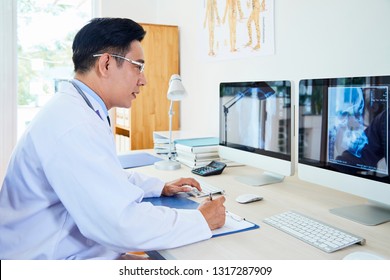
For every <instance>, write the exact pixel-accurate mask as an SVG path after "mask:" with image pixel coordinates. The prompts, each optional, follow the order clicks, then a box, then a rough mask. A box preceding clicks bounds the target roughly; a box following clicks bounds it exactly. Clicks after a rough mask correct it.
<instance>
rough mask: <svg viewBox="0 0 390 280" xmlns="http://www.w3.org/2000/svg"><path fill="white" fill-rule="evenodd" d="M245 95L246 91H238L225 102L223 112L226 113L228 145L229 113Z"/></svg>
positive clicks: (225, 140)
mask: <svg viewBox="0 0 390 280" xmlns="http://www.w3.org/2000/svg"><path fill="white" fill-rule="evenodd" d="M244 96H245V93H243V92H238V93H237V94H236V95H235V96H234V97H233V98H232V99H229V100H228V101H227V102H226V103H225V104H223V105H222V106H223V113H224V115H225V139H224V142H225V145H227V115H228V113H229V109H230V108H231V107H232V106H233V105H234V104H236V103H237V102H238V101H240V100H241V99H242V98H243V97H244Z"/></svg>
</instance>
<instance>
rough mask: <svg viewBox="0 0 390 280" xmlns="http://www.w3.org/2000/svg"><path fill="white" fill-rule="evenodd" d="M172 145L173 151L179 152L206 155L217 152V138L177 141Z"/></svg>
mask: <svg viewBox="0 0 390 280" xmlns="http://www.w3.org/2000/svg"><path fill="white" fill-rule="evenodd" d="M174 143H175V149H176V150H179V151H187V152H190V153H207V152H217V151H218V145H219V139H218V138H217V137H202V138H190V139H177V140H175V141H174Z"/></svg>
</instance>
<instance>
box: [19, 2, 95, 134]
mask: <svg viewBox="0 0 390 280" xmlns="http://www.w3.org/2000/svg"><path fill="white" fill-rule="evenodd" d="M92 2H93V0H18V1H17V3H18V6H17V22H18V30H17V37H18V41H17V44H18V113H17V114H18V138H19V137H20V136H21V135H22V134H23V132H24V130H25V128H26V126H27V125H28V124H29V122H30V121H31V120H32V119H33V117H34V116H35V115H36V113H37V112H38V111H39V109H40V108H41V107H42V106H43V105H44V104H45V103H46V102H47V101H48V100H49V99H50V98H51V97H52V96H53V94H54V93H55V90H56V87H57V85H58V81H60V80H63V79H70V78H72V77H73V63H72V42H73V38H74V35H75V34H76V32H77V31H78V30H79V29H80V28H81V27H82V26H84V25H85V24H86V23H87V22H88V21H89V20H90V19H91V18H92V10H93V9H92V5H93V3H92Z"/></svg>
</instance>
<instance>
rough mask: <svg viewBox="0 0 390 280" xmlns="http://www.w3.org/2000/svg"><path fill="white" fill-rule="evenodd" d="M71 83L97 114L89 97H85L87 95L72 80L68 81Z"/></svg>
mask: <svg viewBox="0 0 390 280" xmlns="http://www.w3.org/2000/svg"><path fill="white" fill-rule="evenodd" d="M68 82H69V83H71V84H72V85H73V86H74V87H75V89H76V90H77V92H78V93H79V94H80V95H81V97H82V98H83V99H84V101H85V103H87V105H88V107H89V108H91V109H92V110H93V111H94V112H95V113H96V111H95V108H93V106H92V104H91V102H89V100H88V98H87V96H86V95H85V93H84V92H83V91H82V90H81V88H80V87H79V86H78V85H77V84H76V83H75V82H74V81H72V80H68Z"/></svg>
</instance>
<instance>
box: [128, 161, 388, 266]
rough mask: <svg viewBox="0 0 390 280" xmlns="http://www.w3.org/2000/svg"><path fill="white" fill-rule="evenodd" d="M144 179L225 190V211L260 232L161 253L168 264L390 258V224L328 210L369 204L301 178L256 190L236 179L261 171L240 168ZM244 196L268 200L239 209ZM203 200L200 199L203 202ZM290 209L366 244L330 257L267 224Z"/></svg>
mask: <svg viewBox="0 0 390 280" xmlns="http://www.w3.org/2000/svg"><path fill="white" fill-rule="evenodd" d="M135 170H137V171H139V172H142V173H144V174H148V175H151V176H156V177H159V178H161V179H162V180H165V181H171V180H174V179H177V178H179V177H194V178H198V179H201V180H203V181H206V182H207V183H210V184H212V185H215V186H219V187H222V188H223V189H225V190H226V194H225V197H226V202H225V206H226V209H227V210H229V211H231V212H233V213H235V214H237V215H240V216H242V217H245V218H246V219H247V220H249V221H252V222H254V223H257V224H258V225H259V226H260V228H259V229H256V230H250V231H245V232H240V233H237V234H232V235H226V236H221V237H216V238H212V239H210V240H206V241H202V242H198V243H195V244H190V245H187V246H183V247H180V248H175V249H170V250H162V251H159V253H160V254H161V255H162V256H163V257H164V258H166V259H180V260H205V259H209V260H212V259H218V260H223V259H230V260H234V259H241V260H255V259H258V260H260V259H265V260H293V259H298V260H308V259H321V260H325V259H342V258H343V257H344V256H346V255H347V254H349V253H352V252H354V251H367V252H374V253H376V254H378V255H382V256H384V257H386V258H388V259H390V223H385V224H382V225H378V226H373V227H370V226H364V225H361V224H358V223H355V222H352V221H349V220H347V219H344V218H341V217H339V216H336V215H334V214H332V213H330V212H329V209H331V208H335V207H341V206H347V205H353V204H362V203H364V202H365V200H364V199H361V198H359V197H355V196H352V195H349V194H346V193H342V192H339V191H336V190H333V189H329V188H325V187H322V186H319V185H313V184H310V183H307V182H302V181H300V180H299V179H298V178H297V177H296V176H292V177H287V178H285V180H284V182H282V183H278V184H273V185H266V186H261V187H253V186H248V185H245V184H242V183H240V182H238V181H237V180H235V177H236V176H241V175H245V174H254V173H256V172H259V170H258V169H255V168H251V167H247V166H241V167H227V168H225V170H224V172H223V173H222V174H221V175H217V176H210V177H200V176H197V175H195V174H193V173H191V171H190V169H189V168H187V167H185V166H183V165H182V168H181V169H178V170H175V171H161V170H157V169H155V168H154V166H145V167H140V168H137V169H135ZM243 193H255V194H259V195H261V196H263V197H264V199H263V200H262V201H258V202H254V203H251V204H239V203H237V202H235V198H236V197H237V196H238V195H240V194H243ZM199 201H201V199H200V200H199ZM288 210H296V211H298V212H301V213H302V214H305V215H308V216H310V217H313V218H316V219H318V220H321V221H323V222H325V223H327V224H330V225H333V226H336V227H339V228H340V229H343V230H345V231H349V232H351V233H353V234H356V235H359V236H361V237H363V238H365V239H366V244H365V245H364V246H360V245H353V246H351V247H348V248H346V249H343V250H339V251H336V252H334V253H330V254H329V253H325V252H323V251H321V250H319V249H317V248H315V247H312V246H311V245H308V244H306V243H304V242H302V241H300V240H298V239H296V238H294V237H292V236H290V235H288V234H286V233H284V232H282V231H280V230H277V229H275V228H273V227H271V226H269V225H267V224H265V223H264V222H263V220H264V219H265V218H267V217H269V216H271V215H274V214H278V213H281V212H284V211H288Z"/></svg>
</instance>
